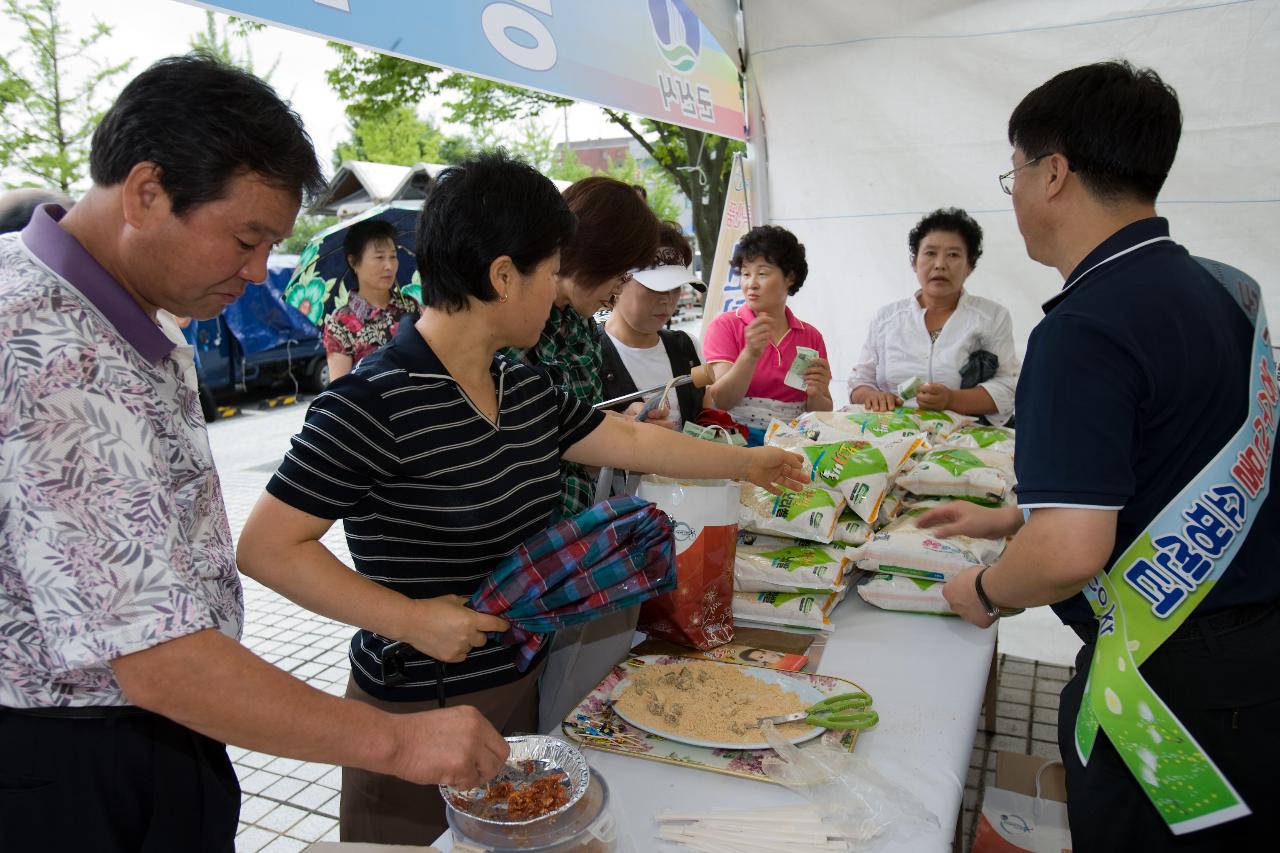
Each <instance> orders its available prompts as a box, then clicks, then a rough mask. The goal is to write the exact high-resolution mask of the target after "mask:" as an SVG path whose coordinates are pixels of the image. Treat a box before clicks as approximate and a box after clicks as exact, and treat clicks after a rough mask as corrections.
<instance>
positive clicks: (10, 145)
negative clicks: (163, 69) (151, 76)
mask: <svg viewBox="0 0 1280 853" xmlns="http://www.w3.org/2000/svg"><path fill="white" fill-rule="evenodd" d="M0 13H3V16H4V17H5V18H6V19H8V22H9V23H8V24H6V26H8V25H13V26H15V27H16V28H17V31H18V32H19V33H20V36H19V41H20V44H21V46H20V48H19V49H18V51H16V52H15V53H13V54H11V55H10V56H8V57H5V56H0V164H3V165H4V166H6V167H8V168H10V169H13V170H15V171H16V172H18V173H20V174H21V175H22V177H21V178H20V181H21V182H23V183H27V184H32V183H36V184H44V185H46V186H49V187H54V188H57V189H59V190H61V191H62V192H64V193H71V192H73V191H74V190H75V189H76V188H77V186H79V185H81V184H82V183H83V182H84V180H85V178H86V177H87V166H88V163H89V140H90V137H92V136H93V131H94V128H96V127H97V126H98V122H99V121H100V120H101V119H102V114H103V113H104V112H106V107H107V102H106V100H105V98H106V95H105V92H106V90H107V89H108V88H109V86H108V84H109V83H110V81H111V80H112V78H114V77H116V76H117V75H119V74H121V73H123V72H124V71H125V70H127V69H128V67H129V65H130V64H131V63H132V60H126V61H124V62H119V63H115V64H111V63H106V62H102V61H99V60H98V59H97V58H95V56H94V53H95V52H97V51H95V48H97V47H98V44H99V42H100V41H102V39H104V38H106V37H107V36H108V35H110V33H111V28H110V27H108V26H107V25H106V24H103V23H101V22H98V21H94V22H92V24H91V26H90V27H89V28H88V32H87V33H85V34H83V35H74V34H73V33H72V31H71V29H70V27H68V26H67V24H66V22H65V17H64V15H63V11H62V4H61V2H60V0H4V3H3V6H0Z"/></svg>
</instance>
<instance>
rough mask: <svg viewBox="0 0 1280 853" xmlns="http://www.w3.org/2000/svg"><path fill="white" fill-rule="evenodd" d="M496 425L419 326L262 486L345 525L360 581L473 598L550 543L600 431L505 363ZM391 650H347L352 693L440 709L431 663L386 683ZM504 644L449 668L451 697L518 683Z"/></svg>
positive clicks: (329, 396)
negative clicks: (574, 465)
mask: <svg viewBox="0 0 1280 853" xmlns="http://www.w3.org/2000/svg"><path fill="white" fill-rule="evenodd" d="M491 372H492V375H493V378H494V382H495V384H496V385H497V389H498V421H497V424H494V423H492V422H491V421H489V419H488V418H486V417H485V416H484V415H483V414H481V413H480V411H479V410H478V409H476V407H475V406H474V405H473V404H472V402H471V400H470V399H469V398H468V397H467V396H466V395H465V394H464V393H463V391H462V389H461V388H460V387H459V386H458V384H457V382H455V381H454V379H453V378H452V377H451V376H450V375H449V373H448V371H447V370H446V369H445V367H444V365H443V364H442V363H441V362H440V359H439V358H438V357H437V356H436V354H435V353H434V352H432V351H431V348H430V347H429V346H428V345H427V342H426V341H425V340H423V338H422V336H421V335H420V334H419V333H418V331H417V329H416V328H414V326H413V325H412V324H411V323H403V324H402V325H401V327H400V329H399V331H398V332H397V333H396V336H395V338H394V339H393V340H392V342H391V343H390V344H388V345H387V346H385V347H383V348H382V349H381V350H379V351H377V352H376V353H374V354H373V355H370V356H368V357H367V358H365V359H364V360H363V361H362V362H361V363H360V365H359V367H357V368H356V370H355V371H354V372H353V373H351V374H349V375H348V376H344V377H342V378H341V379H338V380H336V381H335V382H334V383H333V384H331V385H330V386H329V388H328V389H327V390H326V391H325V392H324V393H323V394H321V395H320V396H319V397H317V398H316V399H315V401H313V402H312V404H311V408H310V410H309V411H308V412H307V420H306V424H305V425H304V426H303V428H302V431H301V432H300V433H298V435H296V436H294V438H293V442H292V449H291V450H290V451H289V452H288V453H287V454H286V455H285V458H284V461H283V462H282V463H281V464H280V468H279V470H278V471H277V472H276V474H275V476H274V477H273V478H272V479H271V482H270V483H269V484H268V485H267V491H269V492H270V493H271V494H272V495H274V496H275V497H277V498H279V499H280V500H282V501H284V502H285V503H287V504H289V505H290V506H292V507H294V508H296V509H299V510H302V511H303V512H306V513H310V514H311V515H316V516H320V517H322V518H334V519H337V518H341V519H343V520H344V526H345V528H346V534H347V544H348V546H349V547H350V550H351V556H352V558H353V560H354V561H355V567H356V569H357V570H358V571H359V572H360V573H361V574H363V575H365V576H366V577H368V578H370V579H371V580H374V581H376V582H378V583H380V584H382V585H384V586H386V587H389V588H391V589H394V590H396V591H397V592H401V593H403V594H404V595H407V596H409V597H410V598H431V597H434V596H438V595H461V596H470V595H471V594H472V593H473V592H474V591H475V590H476V589H477V588H478V587H479V585H480V582H481V580H482V579H484V578H485V577H486V576H488V574H489V573H490V572H491V571H492V570H493V569H494V568H495V567H496V566H497V564H498V562H499V561H501V560H502V558H504V557H506V556H507V555H509V554H511V553H512V552H513V551H515V550H516V548H518V547H519V546H520V544H521V543H523V542H524V541H525V540H527V539H528V538H529V537H531V536H532V535H534V534H535V533H538V532H539V531H541V530H543V529H544V528H545V527H546V525H547V523H548V521H549V519H550V516H551V514H552V513H553V512H554V511H555V509H556V507H557V506H558V505H559V500H560V456H561V454H563V453H564V451H565V450H567V449H568V448H569V447H570V446H572V445H573V444H574V443H575V442H577V441H579V440H580V439H582V438H584V437H586V436H587V435H588V434H589V433H590V432H591V431H592V430H594V429H595V428H596V427H597V426H598V425H599V424H600V421H601V420H602V419H603V415H601V414H600V413H598V412H595V411H593V410H592V409H591V407H590V406H588V405H587V404H585V403H583V402H581V401H579V400H576V399H574V398H573V397H569V396H567V395H565V394H564V393H563V392H562V391H561V390H560V389H557V388H555V387H553V386H552V384H551V382H550V381H549V380H548V379H547V378H546V377H544V376H542V375H540V374H538V373H536V372H534V371H533V370H531V369H530V368H528V367H526V366H524V365H521V364H517V363H515V362H513V361H510V360H508V359H506V358H503V357H501V356H496V357H495V358H494V361H493V366H492V368H491ZM387 643H388V640H386V639H385V638H383V637H380V636H378V635H376V634H373V633H371V632H369V631H365V630H361V631H358V632H357V633H356V635H355V637H354V638H352V642H351V665H352V673H353V674H354V677H355V680H356V683H357V684H358V685H359V686H360V687H361V688H362V689H363V690H365V691H366V692H368V693H370V694H372V695H373V696H375V697H378V698H380V699H387V700H391V701H395V700H403V701H423V700H429V699H433V698H435V696H436V679H435V664H434V661H432V660H431V659H430V658H428V657H426V656H424V655H415V656H413V657H412V658H410V659H409V660H408V662H407V665H406V672H407V674H408V676H409V682H408V683H407V684H402V685H400V686H396V687H390V688H389V687H386V686H385V685H384V684H383V677H382V665H381V662H380V658H379V654H380V652H381V651H382V649H383V647H385V646H386V645H387ZM514 661H515V653H514V651H513V650H511V649H507V648H504V647H502V646H500V645H498V644H496V643H492V642H491V643H489V644H488V645H486V646H484V647H482V648H479V649H474V650H472V652H471V653H470V654H469V655H468V656H467V659H466V661H464V662H462V663H456V664H448V665H447V666H446V673H445V694H446V696H458V695H461V694H464V693H471V692H473V691H476V690H484V689H488V688H491V687H497V686H500V685H502V684H506V683H508V682H511V681H514V680H515V679H516V678H518V677H519V673H518V672H517V671H516V669H515V663H514Z"/></svg>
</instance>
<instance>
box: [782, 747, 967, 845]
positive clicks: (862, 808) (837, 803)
mask: <svg viewBox="0 0 1280 853" xmlns="http://www.w3.org/2000/svg"><path fill="white" fill-rule="evenodd" d="M760 728H761V730H762V731H763V732H764V734H765V739H766V740H768V741H769V746H771V747H772V748H773V750H774V752H775V753H777V754H776V755H771V754H766V755H765V757H764V763H763V767H764V772H765V773H766V774H767V775H768V776H769V778H770V779H772V780H774V781H775V782H778V783H780V784H782V785H786V786H787V787H788V788H790V789H791V790H792V791H795V792H796V793H797V794H799V795H800V796H802V797H804V798H805V799H806V800H808V801H809V802H810V803H812V804H813V805H814V806H815V807H816V808H817V809H818V811H819V812H820V813H821V814H822V816H823V818H824V819H825V820H826V821H827V822H828V823H831V824H833V825H834V826H836V827H838V828H839V830H840V831H841V833H842V834H843V835H844V836H845V837H846V838H847V839H849V840H850V841H851V842H853V849H855V850H873V849H875V848H876V847H877V846H879V845H880V844H881V843H883V842H885V841H890V840H892V841H897V842H902V841H910V840H911V839H913V838H916V837H917V836H920V835H932V836H934V837H935V839H936V843H930V844H927V845H921V846H922V847H928V848H929V849H933V848H935V847H937V848H941V847H942V846H944V844H945V843H946V842H947V839H945V838H943V837H942V825H941V822H940V821H939V820H938V816H937V815H935V814H934V813H933V812H932V811H930V810H929V808H928V807H927V806H925V804H924V803H922V802H921V801H920V798H919V797H917V796H916V795H915V794H913V793H911V792H910V791H909V790H907V789H906V788H905V787H903V786H902V785H900V784H898V783H897V782H895V781H894V780H892V779H890V778H888V777H887V776H886V775H884V774H883V773H881V772H880V771H879V770H878V769H877V768H876V767H875V766H874V765H873V764H872V763H871V762H870V761H869V760H868V759H867V758H865V757H864V756H862V755H860V754H858V753H856V752H846V751H844V750H843V749H840V748H839V747H837V746H832V745H830V744H827V743H825V742H818V743H813V744H809V745H807V746H806V747H805V748H804V749H803V750H801V749H797V748H796V747H795V746H793V745H792V744H789V743H787V742H786V741H785V740H783V739H782V738H781V737H780V736H779V735H778V732H777V729H776V728H775V727H774V725H773V723H769V722H766V723H764V724H763V725H762V726H761V727H760ZM908 849H910V848H908Z"/></svg>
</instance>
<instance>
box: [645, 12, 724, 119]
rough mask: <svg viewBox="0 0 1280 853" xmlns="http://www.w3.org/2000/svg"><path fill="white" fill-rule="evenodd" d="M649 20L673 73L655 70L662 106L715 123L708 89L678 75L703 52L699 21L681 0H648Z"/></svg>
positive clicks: (713, 109) (685, 70)
mask: <svg viewBox="0 0 1280 853" xmlns="http://www.w3.org/2000/svg"><path fill="white" fill-rule="evenodd" d="M649 23H650V24H652V25H653V36H654V39H655V40H656V41H657V42H658V50H659V51H660V52H661V53H662V57H663V59H665V60H666V61H667V64H668V65H670V66H671V68H672V70H673V71H675V72H676V73H675V74H668V73H667V72H665V71H658V91H659V92H660V93H661V95H662V109H663V110H665V111H667V112H675V111H676V110H679V111H680V113H681V114H682V115H684V116H685V117H687V118H691V119H699V120H701V121H705V122H712V123H714V122H715V120H716V108H715V101H714V100H713V99H712V97H711V89H710V88H708V87H707V86H706V85H704V84H702V83H698V84H694V82H693V81H692V80H690V79H689V78H687V77H683V76H681V75H683V74H688V73H689V72H690V71H692V70H693V69H694V68H696V67H697V65H698V59H699V57H700V55H701V53H702V22H701V21H699V20H698V16H697V15H695V14H694V13H693V12H691V11H690V10H689V7H688V6H686V5H684V3H683V2H681V0H649Z"/></svg>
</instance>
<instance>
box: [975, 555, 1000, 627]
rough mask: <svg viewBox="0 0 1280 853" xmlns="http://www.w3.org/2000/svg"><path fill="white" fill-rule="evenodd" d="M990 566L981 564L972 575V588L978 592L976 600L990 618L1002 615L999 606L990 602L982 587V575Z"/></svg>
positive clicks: (997, 617)
mask: <svg viewBox="0 0 1280 853" xmlns="http://www.w3.org/2000/svg"><path fill="white" fill-rule="evenodd" d="M989 568H991V567H990V566H983V567H982V568H981V569H979V570H978V573H977V574H976V575H974V576H973V589H974V591H975V592H977V593H978V601H979V602H980V603H981V604H982V609H983V610H986V611H987V615H988V616H990V617H991V618H992V619H999V618H1000V617H1001V616H1003V615H1004V611H1002V610H1001V609H1000V608H999V607H996V606H995V605H994V604H992V603H991V599H989V598H987V593H986V590H984V589H983V588H982V576H983V574H985V573H986V571H987V569H989Z"/></svg>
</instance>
